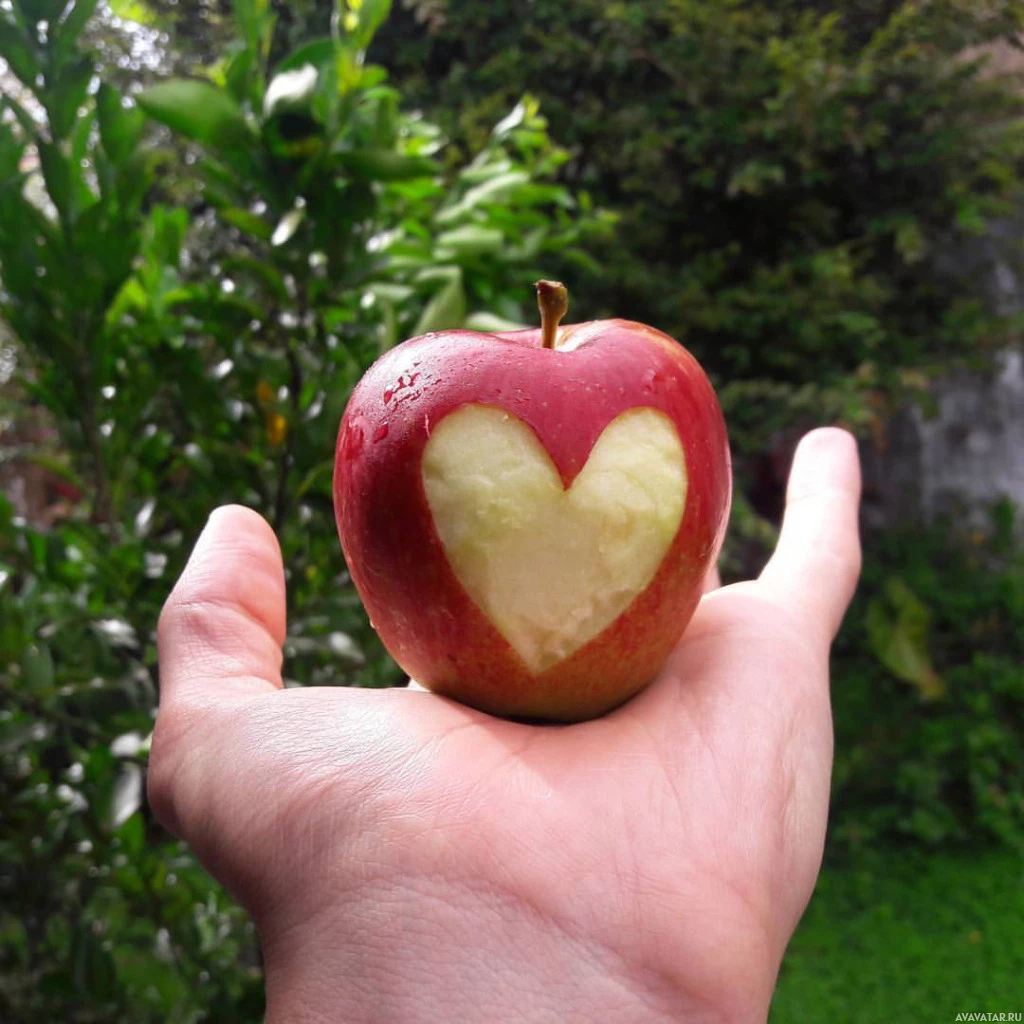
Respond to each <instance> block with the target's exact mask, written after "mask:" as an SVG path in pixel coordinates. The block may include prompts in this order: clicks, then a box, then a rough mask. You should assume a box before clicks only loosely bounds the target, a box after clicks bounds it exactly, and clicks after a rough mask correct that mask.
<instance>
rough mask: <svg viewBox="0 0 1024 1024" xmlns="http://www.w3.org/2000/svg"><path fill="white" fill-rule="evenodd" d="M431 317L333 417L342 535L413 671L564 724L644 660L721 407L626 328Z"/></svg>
mask: <svg viewBox="0 0 1024 1024" xmlns="http://www.w3.org/2000/svg"><path fill="white" fill-rule="evenodd" d="M538 294H539V296H540V299H541V310H542V315H543V317H544V324H543V327H542V328H541V329H540V330H525V331H515V332H511V333H504V334H501V333H499V334H482V333H477V332H474V331H445V332H442V333H438V334H428V335H424V336H423V337H420V338H414V339H413V340H411V341H407V342H405V343H404V344H403V345H399V346H398V347H397V348H395V349H393V350H392V351H390V352H389V353H387V355H385V356H384V357H382V358H381V359H380V360H378V361H377V363H375V364H374V366H372V367H371V368H370V370H369V371H368V372H367V374H366V376H365V377H364V378H363V380H362V381H361V382H360V384H359V386H358V387H357V388H356V390H355V392H354V394H353V395H352V398H351V401H350V402H349V405H348V408H347V409H346V411H345V415H344V417H343V419H342V422H341V430H340V432H339V436H338V448H337V458H336V463H335V475H334V499H335V511H336V514H337V521H338V532H339V535H340V537H341V543H342V547H343V549H344V552H345V557H346V559H347V561H348V565H349V568H350V570H351V573H352V578H353V580H354V582H355V585H356V587H357V589H358V591H359V594H360V595H361V597H362V599H363V602H364V603H365V605H366V608H367V610H368V611H369V614H370V619H371V621H372V623H373V625H374V627H375V629H376V630H377V632H378V633H379V635H380V637H381V639H382V640H383V641H384V644H385V645H386V647H387V648H388V650H389V651H390V652H391V654H392V656H393V657H394V658H395V660H396V661H397V662H398V664H399V665H401V666H402V668H403V669H404V670H405V671H406V672H408V673H409V674H410V675H411V676H412V678H413V679H415V680H417V681H418V682H419V683H421V684H423V685H424V686H426V687H427V688H428V689H430V690H433V691H434V692H435V693H439V694H444V695H446V696H449V697H453V698H455V699H456V700H459V701H462V702H463V703H465V704H469V705H471V706H473V707H476V708H480V709H482V710H484V711H488V712H490V713H492V714H497V715H505V716H510V717H524V718H537V719H548V720H559V721H578V720H582V719H586V718H591V717H594V716H596V715H599V714H601V713H603V712H605V711H608V710H610V709H611V708H614V707H616V706H617V705H619V704H621V703H622V702H623V701H625V700H626V699H627V698H629V697H630V696H632V695H633V694H634V693H636V692H637V691H638V690H640V689H641V688H642V687H643V686H645V685H646V684H647V683H648V682H649V681H650V680H651V679H652V678H653V677H654V676H655V674H656V673H657V672H658V670H659V668H660V667H661V666H662V664H663V663H664V661H665V659H666V657H667V656H668V654H669V652H670V651H671V650H672V648H673V647H674V646H675V644H676V643H677V642H678V640H679V638H680V636H681V635H682V633H683V630H684V629H685V628H686V625H687V623H688V622H689V620H690V617H691V616H692V615H693V612H694V610H695V608H696V606H697V602H698V601H699V599H700V596H701V591H702V584H703V580H704V577H705V575H706V574H707V572H708V570H709V569H710V567H711V566H712V565H713V564H714V562H715V559H716V558H717V555H718V551H719V548H720V547H721V542H722V536H723V533H724V531H725V526H726V521H727V519H728V514H729V502H730V497H731V487H732V480H731V473H730V464H729V447H728V441H727V438H726V431H725V424H724V422H723V420H722V413H721V410H720V409H719V406H718V401H717V400H716V398H715V393H714V390H713V389H712V387H711V384H710V382H709V381H708V379H707V377H706V376H705V374H704V372H703V371H702V370H701V368H700V366H699V365H698V363H697V361H696V360H695V359H694V358H693V356H691V355H690V354H689V353H688V352H687V351H686V350H685V349H684V348H683V347H682V346H681V345H679V344H678V343H677V342H675V341H673V340H672V339H671V338H669V337H668V336H667V335H665V334H662V333H661V332H660V331H656V330H654V329H652V328H650V327H645V326H644V325H643V324H638V323H631V322H629V321H625V320H607V321H600V322H592V323H585V324H579V325H576V326H571V327H563V328H559V327H558V323H559V321H560V319H561V316H562V315H563V314H564V312H565V304H566V300H565V290H564V288H562V287H561V286H560V285H551V284H550V283H547V282H542V283H541V284H540V285H539V286H538Z"/></svg>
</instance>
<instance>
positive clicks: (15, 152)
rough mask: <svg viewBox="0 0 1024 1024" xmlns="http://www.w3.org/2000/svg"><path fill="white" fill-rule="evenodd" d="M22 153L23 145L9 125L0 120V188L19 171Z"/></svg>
mask: <svg viewBox="0 0 1024 1024" xmlns="http://www.w3.org/2000/svg"><path fill="white" fill-rule="evenodd" d="M24 154H25V147H24V145H23V144H22V143H21V142H20V141H19V140H18V139H16V138H15V137H14V132H13V131H12V130H11V126H10V125H8V124H5V123H4V122H3V121H0V188H2V187H3V185H4V184H5V183H6V182H7V180H8V179H10V178H14V177H17V175H18V174H19V173H20V170H21V161H22V158H23V156H24Z"/></svg>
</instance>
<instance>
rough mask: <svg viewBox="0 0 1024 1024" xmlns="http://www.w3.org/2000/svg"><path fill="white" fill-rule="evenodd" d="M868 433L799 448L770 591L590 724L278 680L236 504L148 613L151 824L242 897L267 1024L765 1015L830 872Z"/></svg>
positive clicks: (266, 600)
mask: <svg viewBox="0 0 1024 1024" xmlns="http://www.w3.org/2000/svg"><path fill="white" fill-rule="evenodd" d="M859 492H860V471H859V465H858V460H857V452H856V446H855V444H854V442H853V440H852V438H851V437H850V436H849V435H848V434H846V433H844V432H842V431H839V430H833V429H826V430H820V431H814V432H813V433H811V434H810V435H808V436H807V437H806V438H805V439H804V440H803V442H802V443H801V445H800V448H799V450H798V452H797V455H796V458H795V460H794V466H793V470H792V474H791V477H790V483H789V492H788V499H787V510H786V516H785V522H784V525H783V529H782V533H781V536H780V540H779V544H778V547H777V549H776V552H775V554H774V556H773V557H772V559H771V561H770V562H769V564H768V566H767V567H766V569H765V570H764V572H763V573H762V575H761V577H760V579H758V580H757V581H751V582H746V583H740V584H736V585H733V586H730V587H725V588H722V589H715V590H713V591H712V592H709V593H708V594H706V595H705V597H704V598H703V600H702V602H701V605H700V607H699V609H698V611H697V613H696V615H695V617H694V619H693V620H692V622H691V624H690V626H689V627H688V629H687V631H686V635H685V637H684V639H683V642H682V643H681V645H680V646H679V648H678V649H677V651H676V652H675V653H674V655H673V656H672V658H671V659H670V660H669V662H668V663H667V664H666V666H665V668H664V671H663V672H662V673H661V675H660V677H659V678H658V679H657V680H656V681H655V682H654V683H652V685H651V686H650V687H648V688H647V689H646V690H645V691H643V692H642V693H641V694H640V695H638V696H637V697H635V698H634V699H632V700H631V701H629V702H628V703H627V704H625V705H624V706H623V707H621V708H619V709H618V710H616V711H614V712H612V713H611V714H608V715H606V716H605V717H603V718H601V719H598V720H596V721H592V722H586V723H583V724H579V725H571V726H532V725H524V724H518V723H512V722H507V721H502V720H499V719H495V718H491V717H489V716H487V715H485V714H482V713H480V712H477V711H474V710H471V709H469V708H466V707H463V706H461V705H458V704H455V703H452V702H450V701H448V700H446V699H444V698H441V697H437V696H435V695H433V694H430V693H427V692H424V691H418V690H415V689H412V690H406V689H399V690H352V689H336V688H307V689H302V688H298V689H289V690H284V689H282V680H281V645H282V643H283V640H284V636H285V584H284V574H283V569H282V565H281V556H280V553H279V550H278V547H277V542H276V540H275V538H274V535H273V533H272V532H271V530H270V528H269V526H268V525H267V524H266V523H265V522H264V521H263V520H262V519H261V518H260V517H259V516H258V515H256V514H255V513H254V512H251V511H248V510H246V509H242V508H238V507H228V508H223V509H219V510H218V511H217V512H216V513H214V515H213V516H212V517H211V518H210V521H209V523H208V525H207V527H206V530H205V531H204V533H203V535H202V537H201V538H200V540H199V542H198V544H197V545H196V549H195V551H194V552H193V555H192V559H191V561H190V562H189V565H188V567H187V568H186V570H185V572H184V574H183V575H182V577H181V579H180V580H179V582H178V584H177V586H176V587H175V590H174V592H173V594H172V595H171V597H170V599H169V600H168V602H167V606H166V608H165V609H164V614H163V616H162V618H161V622H160V674H161V705H160V714H159V716H158V720H157V726H156V733H155V736H154V742H153V749H152V755H151V760H150V773H149V794H150V800H151V803H152V806H153V808H154V810H155V812H156V813H157V815H158V816H159V817H160V819H161V820H162V821H163V822H164V823H165V824H166V825H167V826H168V827H169V828H170V829H171V830H172V831H173V832H176V833H177V834H178V835H180V836H181V837H183V838H184V839H186V840H187V841H188V842H189V843H190V844H191V846H192V847H193V849H194V850H195V852H196V854H197V855H198V856H199V858H200V859H201V860H202V861H203V863H204V864H206V865H207V867H208V868H209V870H210V871H211V872H212V873H213V875H214V876H215V877H216V878H218V879H219V880H220V881H221V882H223V883H224V884H225V885H226V886H227V887H228V888H229V889H230V890H231V891H232V892H233V893H234V894H235V895H236V896H237V897H238V899H239V900H240V901H241V902H242V903H243V904H244V905H245V906H246V907H247V908H248V910H249V911H250V912H251V913H252V915H253V917H254V919H255V921H256V925H257V929H258V931H259V934H260V937H261V941H262V944H263V951H264V960H265V965H266V984H267V998H268V1018H267V1019H268V1021H270V1022H271V1024H274V1022H277V1021H289V1022H290V1021H303V1022H307V1021H310V1022H313V1021H316V1022H320V1021H324V1022H326V1021H332V1022H333V1021H345V1022H360V1021H375V1022H387V1021H401V1022H403V1024H416V1022H419V1021H443V1020H467V1021H487V1022H489V1024H499V1022H502V1021H530V1022H547V1021H551V1022H556V1021H558V1022H564V1021H573V1022H574V1021H590V1020H594V1021H609V1022H614V1024H620V1022H633V1021H637V1022H641V1021H642V1022H645V1024H646V1022H652V1024H653V1022H657V1021H674V1022H679V1021H690V1020H700V1021H743V1022H746V1021H755V1020H764V1019H765V1017H766V1014H767V1009H768V1004H769V1002H770V999H771V993H772V989H773V987H774V983H775V977H776V973H777V971H778V967H779V963H780V961H781V958H782V954H783V952H784V950H785V947H786V944H787V942H788V941H789V938H790V936H791V934H792V932H793V929H794V928H795V926H796V924H797V921H798V920H799V918H800V915H801V914H802V913H803V910H804V907H805V905H806V903H807V900H808V899H809V897H810V894H811V891H812V889H813V887H814V882H815V879H816V876H817V872H818V868H819V865H820V859H821V853H822V845H823V841H824V835H825V822H826V814H827V807H828V793H829V779H830V770H831V763H832V731H831V717H830V710H829V695H828V653H829V647H830V645H831V642H832V639H833V637H834V634H835V631H836V630H837V629H838V626H839V623H840V621H841V619H842V616H843V613H844V612H845V609H846V607H847V604H848V602H849V600H850V598H851V596H852V593H853V590H854V587H855V584H856V580H857V576H858V573H859V566H860V547H859V541H858V531H857V512H858V502H859Z"/></svg>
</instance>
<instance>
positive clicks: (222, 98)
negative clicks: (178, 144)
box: [138, 78, 255, 148]
mask: <svg viewBox="0 0 1024 1024" xmlns="http://www.w3.org/2000/svg"><path fill="white" fill-rule="evenodd" d="M138 102H139V106H140V107H141V108H142V109H143V110H144V111H145V112H146V113H147V114H148V115H149V116H150V117H152V118H153V119H154V120H155V121H159V122H160V123H161V124H164V125H166V126H167V127H168V128H170V129H171V130H172V131H175V132H178V133H180V134H181V135H184V136H185V137H186V138H189V139H193V140H194V141H196V142H201V143H203V144H204V145H208V146H212V147H216V148H222V147H223V146H224V145H225V144H227V145H229V146H230V145H231V144H232V143H237V142H239V141H255V136H254V133H253V131H252V129H251V128H250V126H249V123H248V122H247V121H246V119H245V114H244V113H243V112H242V108H241V107H240V106H239V105H238V104H237V103H236V102H235V101H234V100H233V99H232V98H231V96H230V94H229V93H228V92H227V90H225V89H218V88H217V86H215V85H211V84H210V83H209V82H199V81H194V80H192V79H187V78H177V79H174V80H172V81H170V82H162V83H161V84H159V85H154V86H151V87H150V88H149V89H146V90H145V91H144V92H142V93H140V94H139V97H138Z"/></svg>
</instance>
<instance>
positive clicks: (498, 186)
mask: <svg viewBox="0 0 1024 1024" xmlns="http://www.w3.org/2000/svg"><path fill="white" fill-rule="evenodd" d="M529 181H530V176H529V175H528V174H527V173H526V172H525V171H509V172H508V173H507V174H499V175H498V176H497V177H496V178H492V179H491V180H490V181H485V182H484V183H483V184H482V185H477V186H476V187H475V188H471V189H470V190H469V191H468V192H467V193H466V194H465V195H464V196H463V197H462V198H461V199H460V200H459V201H458V202H457V203H455V205H454V206H451V207H449V208H448V209H447V210H442V211H441V212H440V213H439V214H438V215H437V217H436V218H435V220H436V221H437V223H438V224H442V225H444V224H452V223H454V222H455V221H457V220H460V219H461V218H462V217H465V216H466V215H467V214H469V213H472V211H473V210H475V209H476V208H477V207H479V206H485V205H487V204H489V203H496V202H498V201H499V200H503V199H505V198H506V197H507V196H508V194H509V193H510V192H513V191H514V190H515V189H517V188H519V187H520V186H521V185H526V184H528V183H529Z"/></svg>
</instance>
